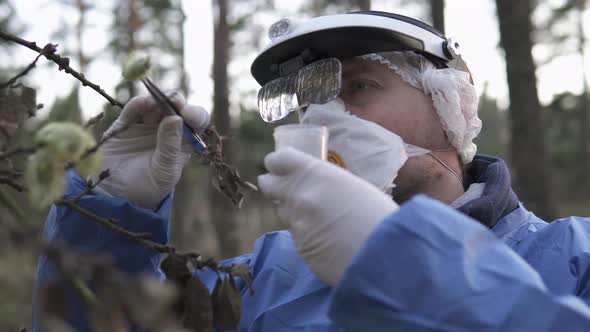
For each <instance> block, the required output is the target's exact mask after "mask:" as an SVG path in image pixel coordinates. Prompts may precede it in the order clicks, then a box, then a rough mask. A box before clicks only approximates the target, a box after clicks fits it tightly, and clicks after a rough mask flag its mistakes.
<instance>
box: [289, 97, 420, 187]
mask: <svg viewBox="0 0 590 332" xmlns="http://www.w3.org/2000/svg"><path fill="white" fill-rule="evenodd" d="M300 122H301V123H305V124H315V125H322V126H326V127H328V131H329V134H330V135H329V139H328V160H329V161H331V162H333V163H335V164H337V165H339V166H341V167H343V168H345V169H347V170H349V171H350V172H352V173H353V174H355V175H357V176H359V177H361V178H363V179H365V180H366V181H368V182H370V183H372V184H373V185H375V186H377V187H378V188H379V189H381V190H383V191H385V192H390V191H391V189H393V188H394V187H395V185H394V184H393V180H394V179H395V177H396V176H397V172H398V171H399V169H400V168H401V167H402V166H403V165H404V164H405V162H406V160H408V158H410V157H417V156H422V155H426V154H429V153H431V151H430V150H427V149H424V148H421V147H418V146H415V145H410V144H406V143H404V141H403V140H402V138H401V137H399V136H398V135H396V134H394V133H392V132H391V131H389V130H387V129H385V128H383V127H381V126H379V125H378V124H376V123H374V122H370V121H367V120H363V119H361V118H359V117H357V116H355V115H352V114H350V113H349V112H346V108H345V105H344V102H343V101H342V100H341V99H340V98H338V99H335V100H333V101H331V102H329V103H326V104H323V105H310V106H309V107H308V108H307V110H306V111H305V113H304V114H303V115H302V116H301V118H300Z"/></svg>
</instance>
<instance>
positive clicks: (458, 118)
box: [361, 51, 481, 164]
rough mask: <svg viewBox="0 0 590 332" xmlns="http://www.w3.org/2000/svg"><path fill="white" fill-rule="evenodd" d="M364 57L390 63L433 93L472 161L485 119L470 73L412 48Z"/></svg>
mask: <svg viewBox="0 0 590 332" xmlns="http://www.w3.org/2000/svg"><path fill="white" fill-rule="evenodd" d="M361 58H362V59H365V60H371V61H377V62H380V63H382V64H385V65H387V66H388V67H389V68H390V69H391V70H393V71H394V72H395V73H397V74H398V75H400V76H401V78H402V79H403V80H404V81H406V82H408V83H410V84H411V85H412V86H414V87H415V88H417V89H420V90H422V91H423V92H424V93H425V94H426V95H427V96H431V97H432V102H433V104H434V109H435V110H436V113H437V114H438V117H439V118H440V122H441V124H442V128H443V130H444V131H445V133H446V135H447V138H448V140H449V142H450V143H451V145H453V147H455V149H456V150H457V153H458V154H459V157H460V158H461V161H462V162H463V164H468V163H470V162H471V161H472V160H473V157H474V156H475V153H476V152H477V146H476V145H475V144H474V143H473V139H474V138H475V137H477V135H478V134H479V132H480V130H481V120H480V119H479V117H478V116H477V105H478V98H477V93H476V92H475V87H474V86H473V84H472V83H471V81H470V76H469V74H468V73H466V72H463V71H460V70H457V69H453V68H443V69H439V68H436V67H435V66H434V64H433V63H432V62H430V61H429V60H428V59H426V58H425V57H424V56H422V55H420V54H417V53H414V52H411V51H407V52H383V53H373V54H367V55H363V56H361Z"/></svg>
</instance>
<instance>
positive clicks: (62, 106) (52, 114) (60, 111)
mask: <svg viewBox="0 0 590 332" xmlns="http://www.w3.org/2000/svg"><path fill="white" fill-rule="evenodd" d="M52 121H59V122H72V123H77V124H81V123H82V111H81V108H80V88H79V87H77V86H76V87H74V88H73V89H72V91H71V92H70V94H69V95H67V96H66V97H64V98H57V99H56V100H55V102H54V103H53V105H52V106H51V109H50V110H49V115H48V116H47V119H46V120H45V123H48V122H52Z"/></svg>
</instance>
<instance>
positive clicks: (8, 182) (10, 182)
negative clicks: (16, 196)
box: [0, 177, 25, 192]
mask: <svg viewBox="0 0 590 332" xmlns="http://www.w3.org/2000/svg"><path fill="white" fill-rule="evenodd" d="M0 184H6V185H9V186H11V187H12V188H14V190H16V191H18V192H23V191H25V187H23V186H22V185H21V184H19V183H17V182H16V181H14V180H13V179H9V178H2V177H0Z"/></svg>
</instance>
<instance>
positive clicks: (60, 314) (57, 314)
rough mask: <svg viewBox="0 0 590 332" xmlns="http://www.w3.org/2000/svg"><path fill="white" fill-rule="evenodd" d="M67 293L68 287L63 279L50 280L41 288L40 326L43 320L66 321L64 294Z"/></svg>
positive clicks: (66, 310) (66, 309)
mask: <svg viewBox="0 0 590 332" xmlns="http://www.w3.org/2000/svg"><path fill="white" fill-rule="evenodd" d="M68 292H70V286H69V283H68V282H67V281H66V280H65V279H57V280H52V281H49V282H47V283H46V284H44V285H43V286H42V288H41V292H40V304H41V305H40V306H39V310H40V317H41V325H42V326H43V325H44V321H45V320H48V321H51V320H56V321H66V320H67V312H68V308H67V303H66V298H65V297H64V294H68Z"/></svg>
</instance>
